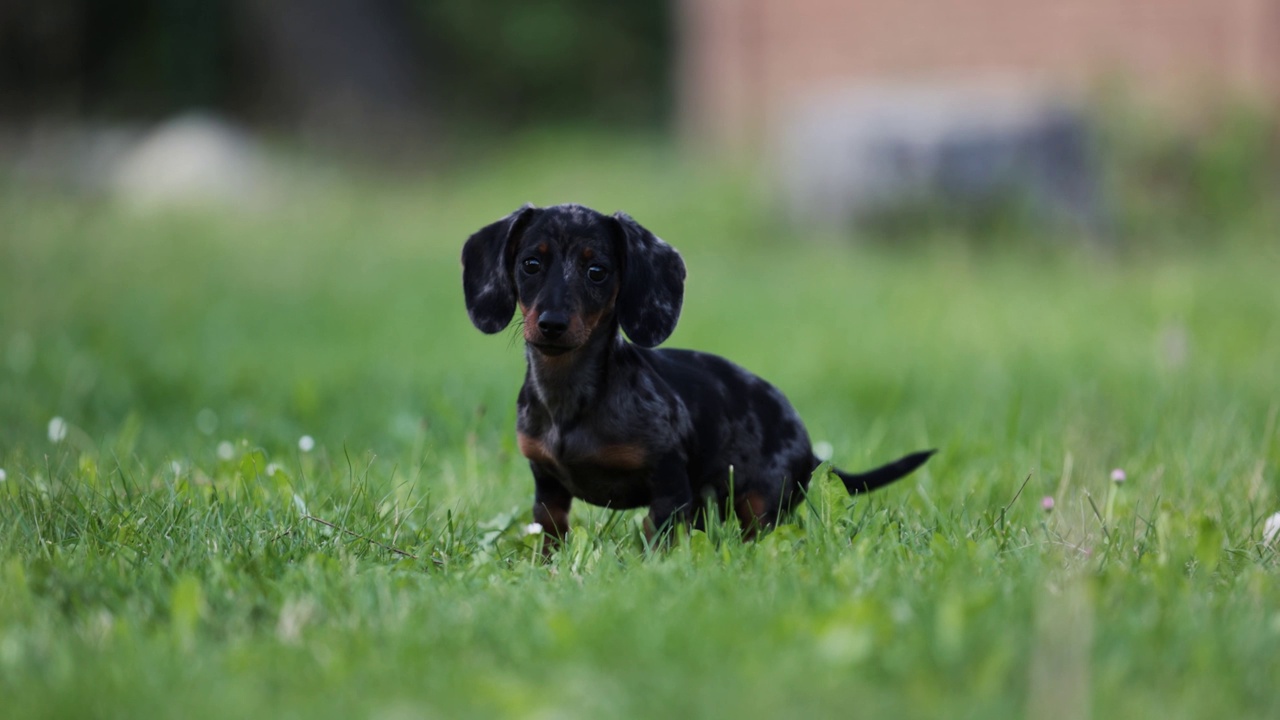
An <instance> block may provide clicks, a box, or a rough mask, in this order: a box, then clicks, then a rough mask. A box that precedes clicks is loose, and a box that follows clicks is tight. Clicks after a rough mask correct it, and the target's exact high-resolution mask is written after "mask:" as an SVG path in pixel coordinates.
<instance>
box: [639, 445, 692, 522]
mask: <svg viewBox="0 0 1280 720" xmlns="http://www.w3.org/2000/svg"><path fill="white" fill-rule="evenodd" d="M649 496H650V500H649V517H647V518H645V524H644V530H645V537H646V538H648V540H649V541H650V542H651V543H652V542H655V541H657V542H665V541H666V539H667V538H668V537H670V535H671V533H672V532H674V530H675V526H676V524H677V523H678V524H680V525H683V526H685V527H686V528H687V527H688V526H689V514H690V511H691V510H692V509H693V491H692V490H691V489H690V488H689V470H688V464H687V462H686V460H685V458H684V457H683V456H682V455H680V454H679V453H676V452H671V453H667V454H666V455H665V456H663V458H662V459H661V460H660V461H659V462H658V464H657V466H656V467H654V470H653V475H652V476H651V477H650V478H649Z"/></svg>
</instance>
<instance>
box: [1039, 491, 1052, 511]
mask: <svg viewBox="0 0 1280 720" xmlns="http://www.w3.org/2000/svg"><path fill="white" fill-rule="evenodd" d="M1040 509H1041V510H1043V511H1045V512H1053V496H1052V495H1045V496H1044V499H1043V500H1041V501H1040Z"/></svg>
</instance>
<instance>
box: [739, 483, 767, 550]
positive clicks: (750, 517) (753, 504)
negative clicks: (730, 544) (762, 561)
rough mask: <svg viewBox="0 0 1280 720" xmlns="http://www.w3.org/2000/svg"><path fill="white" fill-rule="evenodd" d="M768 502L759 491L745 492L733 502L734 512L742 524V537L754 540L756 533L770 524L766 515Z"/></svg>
mask: <svg viewBox="0 0 1280 720" xmlns="http://www.w3.org/2000/svg"><path fill="white" fill-rule="evenodd" d="M767 509H768V503H767V502H765V499H764V496H762V495H761V494H760V493H757V492H745V493H743V494H742V495H741V496H740V497H738V499H737V500H734V502H733V512H734V514H735V515H737V516H738V524H739V525H741V526H742V539H743V540H754V539H755V537H756V534H757V533H758V532H760V531H761V530H763V529H764V528H766V527H768V525H769V524H770V523H769V522H768V520H767V518H766V517H765V512H766V511H767Z"/></svg>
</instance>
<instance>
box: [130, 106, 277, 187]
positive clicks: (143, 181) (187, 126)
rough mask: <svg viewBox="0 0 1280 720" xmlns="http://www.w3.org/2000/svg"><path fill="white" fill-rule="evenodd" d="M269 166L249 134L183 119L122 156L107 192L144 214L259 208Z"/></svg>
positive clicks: (206, 118) (209, 118)
mask: <svg viewBox="0 0 1280 720" xmlns="http://www.w3.org/2000/svg"><path fill="white" fill-rule="evenodd" d="M267 169H268V168H267V162H266V160H265V158H264V157H263V154H262V150H261V148H260V147H259V146H258V143H257V142H255V141H254V140H253V139H252V138H251V137H250V136H249V135H248V133H246V132H244V131H243V130H241V129H240V128H238V127H237V126H235V125H233V124H231V123H230V122H228V121H226V120H222V119H220V118H218V117H215V116H213V115H206V114H191V115H181V116H178V117H176V118H174V119H172V120H169V121H167V122H165V123H163V124H161V125H159V126H157V127H156V128H155V129H153V130H152V131H150V132H149V133H146V134H144V135H143V136H142V137H141V139H139V140H138V141H137V142H136V143H135V144H134V145H133V146H132V147H130V148H129V149H128V150H126V151H124V152H122V153H120V154H119V156H118V157H117V158H116V160H115V162H114V164H113V168H112V169H111V171H110V172H109V174H108V175H107V177H106V185H107V189H108V191H109V192H110V193H111V194H112V195H113V196H114V197H116V198H117V199H119V200H120V201H121V202H124V203H126V204H129V205H132V206H134V207H137V208H139V209H144V210H147V209H156V208H161V207H168V206H175V205H178V206H192V205H198V206H199V205H203V206H209V205H215V206H216V205H226V206H237V207H245V206H252V205H255V204H257V203H258V202H259V201H260V200H261V198H262V197H263V193H264V191H265V190H267V185H268V182H267V179H266V175H267Z"/></svg>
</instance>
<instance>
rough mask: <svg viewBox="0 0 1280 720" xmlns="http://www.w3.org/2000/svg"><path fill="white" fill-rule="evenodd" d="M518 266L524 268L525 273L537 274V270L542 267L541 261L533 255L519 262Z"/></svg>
mask: <svg viewBox="0 0 1280 720" xmlns="http://www.w3.org/2000/svg"><path fill="white" fill-rule="evenodd" d="M520 266H521V267H523V268H524V274H525V275H537V274H538V271H539V270H541V269H542V261H541V260H539V259H538V258H533V257H531V258H525V261H524V262H523V263H520Z"/></svg>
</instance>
